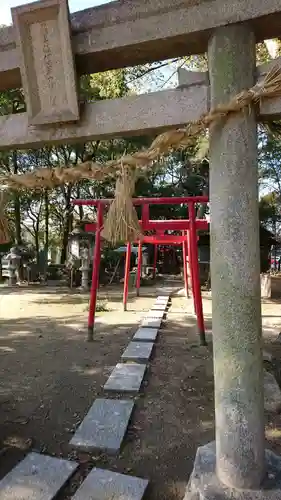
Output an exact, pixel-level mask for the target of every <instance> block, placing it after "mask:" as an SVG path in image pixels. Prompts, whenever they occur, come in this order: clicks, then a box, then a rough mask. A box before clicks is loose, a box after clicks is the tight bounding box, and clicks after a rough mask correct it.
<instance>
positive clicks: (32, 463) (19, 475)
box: [0, 453, 78, 500]
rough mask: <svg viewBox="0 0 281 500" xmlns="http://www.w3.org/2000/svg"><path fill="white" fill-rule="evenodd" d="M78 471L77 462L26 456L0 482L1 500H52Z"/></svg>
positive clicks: (37, 455)
mask: <svg viewBox="0 0 281 500" xmlns="http://www.w3.org/2000/svg"><path fill="white" fill-rule="evenodd" d="M77 467H78V464H77V463H76V462H70V461H69V460H62V459H60V458H53V457H48V456H45V455H40V454H39V453H29V455H27V456H26V457H25V459H24V460H22V462H20V463H19V464H18V465H17V466H16V467H15V468H14V469H12V470H11V472H9V473H8V474H7V475H6V476H5V477H4V478H3V479H2V481H0V499H1V500H52V498H54V497H55V496H56V495H57V493H58V492H59V491H60V489H61V488H62V486H63V485H64V483H65V482H66V481H67V480H68V479H69V477H70V476H71V475H72V474H73V473H74V472H75V470H76V469H77Z"/></svg>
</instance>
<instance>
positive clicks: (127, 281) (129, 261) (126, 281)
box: [123, 243, 131, 311]
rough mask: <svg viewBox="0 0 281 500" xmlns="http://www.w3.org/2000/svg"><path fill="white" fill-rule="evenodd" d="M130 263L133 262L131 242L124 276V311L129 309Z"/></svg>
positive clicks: (128, 246)
mask: <svg viewBox="0 0 281 500" xmlns="http://www.w3.org/2000/svg"><path fill="white" fill-rule="evenodd" d="M130 264H131V243H127V252H126V264H125V276H124V291H123V306H124V311H127V302H128V292H129V276H130Z"/></svg>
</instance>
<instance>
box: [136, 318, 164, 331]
mask: <svg viewBox="0 0 281 500" xmlns="http://www.w3.org/2000/svg"><path fill="white" fill-rule="evenodd" d="M161 323H162V319H160V318H148V317H147V318H144V319H143V320H142V323H141V326H142V327H143V328H157V329H159V328H160V327H161Z"/></svg>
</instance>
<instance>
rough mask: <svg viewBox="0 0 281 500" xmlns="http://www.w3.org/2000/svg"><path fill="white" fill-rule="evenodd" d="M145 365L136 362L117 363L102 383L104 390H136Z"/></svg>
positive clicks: (140, 381) (138, 387) (139, 384)
mask: <svg viewBox="0 0 281 500" xmlns="http://www.w3.org/2000/svg"><path fill="white" fill-rule="evenodd" d="M145 369H146V366H145V365H143V364H142V365H139V364H137V363H118V365H116V367H115V368H114V370H113V372H112V373H111V375H110V377H109V379H108V380H107V382H106V383H105V385H104V387H103V388H104V390H105V391H117V392H138V391H139V389H140V386H141V383H142V379H143V377H144V373H145Z"/></svg>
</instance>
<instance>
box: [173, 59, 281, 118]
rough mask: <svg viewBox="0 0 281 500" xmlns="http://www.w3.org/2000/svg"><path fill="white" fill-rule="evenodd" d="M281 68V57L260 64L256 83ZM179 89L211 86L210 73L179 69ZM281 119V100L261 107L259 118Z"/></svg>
mask: <svg viewBox="0 0 281 500" xmlns="http://www.w3.org/2000/svg"><path fill="white" fill-rule="evenodd" d="M276 65H277V66H281V57H277V58H276V59H273V60H271V61H269V62H267V63H264V64H260V65H258V66H257V67H256V82H260V81H262V79H263V78H264V77H265V75H266V74H267V73H268V72H269V71H270V70H271V69H272V68H273V67H274V66H276ZM178 83H179V85H178V88H186V87H190V86H192V85H198V86H199V85H200V86H201V85H202V86H204V85H205V86H208V87H209V85H210V81H209V72H208V71H189V70H186V69H184V68H179V69H178ZM280 117H281V98H280V97H274V98H272V99H265V100H264V101H262V102H261V103H260V105H259V115H258V118H259V119H261V120H263V119H266V120H271V119H274V120H277V119H280Z"/></svg>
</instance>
